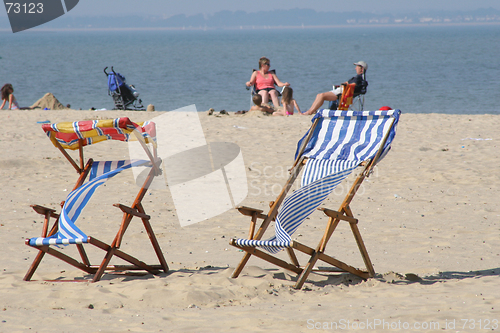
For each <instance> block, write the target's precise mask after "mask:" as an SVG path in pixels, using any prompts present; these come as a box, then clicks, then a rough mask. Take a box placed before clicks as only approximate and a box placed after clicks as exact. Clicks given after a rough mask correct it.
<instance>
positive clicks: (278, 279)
mask: <svg viewBox="0 0 500 333" xmlns="http://www.w3.org/2000/svg"><path fill="white" fill-rule="evenodd" d="M403 112H404V110H403ZM158 114H159V112H154V113H152V112H132V111H127V112H124V111H103V112H92V111H74V110H71V111H40V110H39V111H37V110H31V111H1V112H0V117H1V120H2V121H3V123H4V124H5V125H6V126H5V128H4V130H3V131H2V132H1V134H0V148H1V151H2V152H3V154H2V156H1V157H0V173H1V177H0V184H1V188H2V192H1V193H0V214H1V221H0V244H1V245H0V249H1V255H0V295H1V297H0V332H127V331H132V332H230V331H231V332H233V331H235V330H241V329H248V331H250V332H264V331H268V330H270V329H276V330H279V331H288V332H305V331H309V329H312V328H325V329H326V330H325V331H330V330H331V331H333V329H331V328H332V326H333V325H334V323H335V322H336V323H337V324H338V325H339V328H340V327H341V326H340V325H341V324H342V323H344V324H345V327H346V330H348V329H347V328H348V327H349V328H350V330H351V331H360V330H359V329H356V328H362V327H364V326H365V325H368V328H370V327H373V328H374V329H373V330H371V331H379V332H383V331H388V325H389V324H392V325H395V326H393V328H394V327H396V328H397V325H398V323H399V327H400V329H395V330H393V331H401V332H406V331H412V329H411V328H413V327H414V326H413V325H416V326H415V327H422V328H425V327H429V328H430V327H434V328H436V326H435V325H437V324H438V325H440V326H439V329H433V330H431V329H429V330H426V331H429V332H438V331H439V332H443V331H444V332H448V331H449V332H455V331H466V332H480V331H484V328H489V329H488V330H491V329H492V328H496V330H499V325H500V323H499V321H500V288H498V285H499V283H498V281H499V280H498V277H499V275H500V242H499V239H500V208H499V207H500V199H499V198H500V193H499V192H500V191H499V186H498V185H499V184H500V168H499V165H500V156H499V154H498V150H499V143H500V132H499V131H498V128H499V127H500V117H499V116H493V115H479V116H467V115H464V116H459V115H439V114H433V115H411V114H404V113H403V115H402V117H401V121H400V125H399V128H398V133H397V135H396V139H395V141H394V143H393V149H392V151H391V152H390V153H389V154H388V156H387V157H386V158H385V159H384V160H383V161H382V162H381V163H380V165H379V167H378V169H377V170H376V172H375V174H374V175H373V176H372V177H370V178H369V179H368V181H365V183H364V185H363V188H362V189H361V190H360V193H359V194H358V195H357V197H356V198H355V200H354V201H353V203H352V209H353V211H354V213H355V215H356V217H357V218H359V220H360V222H359V227H360V230H361V233H362V236H363V238H364V241H365V244H366V247H367V249H368V252H369V254H370V258H371V260H372V262H373V264H374V267H375V270H376V272H377V276H376V277H375V278H373V279H370V280H368V281H366V282H365V281H362V280H361V279H359V278H357V277H354V276H352V275H347V274H346V275H341V276H339V277H328V276H327V275H320V274H312V275H311V277H310V279H309V280H308V281H307V282H306V284H305V286H304V288H303V289H302V290H300V291H297V290H294V289H293V288H291V286H292V285H293V280H294V279H295V277H294V275H293V274H290V273H289V272H286V271H284V270H281V269H276V268H274V267H273V266H271V265H269V264H267V263H265V262H264V261H262V260H260V259H257V258H252V259H251V260H250V262H249V264H248V266H247V268H246V269H245V270H244V271H243V273H242V275H241V276H240V277H239V278H238V279H231V278H230V275H231V273H232V270H233V269H234V267H235V266H236V265H237V264H238V262H239V260H240V259H241V257H242V252H240V251H238V250H237V249H235V248H233V247H231V246H229V245H228V241H229V239H230V238H231V237H234V236H237V237H244V236H245V235H246V234H247V232H248V219H247V218H246V217H244V216H240V214H239V213H238V212H237V211H235V210H232V211H228V212H226V213H224V214H222V215H219V216H217V217H215V218H212V219H209V220H207V221H204V222H201V223H197V224H194V225H191V226H189V227H185V228H181V227H180V226H179V224H178V222H177V221H176V219H175V210H174V207H173V205H172V203H171V200H170V195H169V193H168V191H160V190H154V191H151V194H150V195H147V196H146V199H145V200H144V206H145V209H146V212H147V213H148V214H150V215H151V222H152V225H153V228H154V230H155V233H156V234H157V237H158V240H159V242H160V246H161V248H162V250H163V252H164V254H165V256H166V259H167V261H168V264H169V266H170V269H171V271H170V273H169V274H166V275H165V274H162V275H160V276H153V275H145V276H122V275H111V274H105V275H104V277H103V279H102V280H101V281H100V282H97V283H88V282H79V283H76V282H67V283H63V282H44V281H42V280H44V279H50V280H55V279H62V278H66V279H68V278H69V279H71V278H82V277H87V278H88V276H86V274H85V273H83V272H81V271H79V270H76V269H74V268H73V267H71V266H69V265H67V264H65V263H63V262H61V261H59V260H56V259H54V258H51V257H49V256H46V257H45V258H44V260H43V261H42V263H41V265H40V267H39V268H38V270H37V272H36V273H35V276H34V277H33V279H34V280H36V281H32V282H24V281H23V280H22V279H23V276H24V274H25V273H26V271H27V269H28V267H29V265H30V264H31V262H32V260H33V258H34V256H35V255H36V253H37V251H36V250H34V249H32V248H30V247H28V246H26V245H24V239H25V238H29V237H35V236H39V234H40V232H41V226H42V223H41V222H42V218H41V217H40V216H39V215H37V214H36V213H35V212H34V211H33V210H32V209H31V208H30V207H29V206H30V204H35V203H36V204H41V205H44V206H48V207H53V208H57V207H58V205H59V203H60V202H61V201H62V200H64V199H65V196H66V195H67V194H68V191H70V190H71V187H72V185H73V183H74V182H75V180H76V172H75V171H74V169H72V167H71V166H70V165H69V163H67V162H66V160H64V159H63V157H62V155H61V154H60V153H59V152H58V151H57V150H56V149H55V148H54V147H53V146H52V144H51V143H50V141H49V140H48V139H47V137H46V136H45V134H44V133H43V131H42V130H41V125H40V124H37V121H44V120H50V121H51V122H59V121H76V120H86V119H95V118H96V117H100V118H116V117H120V116H128V117H130V118H131V119H132V120H133V121H143V120H146V119H150V118H152V117H154V116H156V115H158ZM200 117H201V121H202V125H203V130H204V132H205V136H206V137H207V140H208V141H229V142H234V143H236V144H237V145H239V146H240V147H241V149H242V152H243V157H244V160H245V164H246V167H247V177H248V179H249V195H248V197H247V198H246V199H245V201H244V202H243V204H244V205H246V206H252V207H256V208H260V209H263V210H266V209H267V208H268V203H269V201H271V200H273V199H274V198H275V196H276V193H277V192H278V191H279V190H280V189H281V186H282V185H283V184H284V183H285V181H286V178H287V174H286V170H287V168H288V167H289V166H290V165H291V163H292V162H293V155H294V151H295V146H296V142H297V141H298V139H299V138H300V137H301V136H302V135H303V133H305V131H306V130H307V128H308V126H309V125H310V119H311V118H310V117H306V116H298V115H295V116H292V117H266V116H262V117H258V116H247V115H234V113H231V114H230V115H229V116H226V115H221V116H220V117H216V116H207V115H205V114H201V115H200ZM464 139H465V140H464ZM476 139H482V140H476ZM484 139H491V140H484ZM108 143H109V142H106V143H102V144H98V145H95V146H92V147H89V152H90V154H89V155H88V156H89V157H94V158H96V159H102V158H104V157H105V156H112V157H117V158H120V157H126V156H127V145H126V144H124V143H120V142H113V143H109V144H108ZM130 178H131V176H130ZM125 182H129V183H131V182H133V179H130V180H127V179H126V180H123V178H121V179H116V180H115V179H113V180H110V181H109V185H106V186H108V188H107V190H104V191H102V192H103V193H105V194H103V193H101V192H98V193H97V194H96V196H97V197H98V199H96V200H95V201H92V202H93V203H95V204H92V203H91V204H90V205H89V206H88V207H87V209H86V211H85V216H89V217H88V218H87V219H82V220H81V221H80V222H79V225H80V226H81V227H82V229H84V230H85V231H86V232H87V233H88V234H89V235H93V236H96V237H98V238H99V239H102V240H103V241H106V242H110V241H111V240H112V238H113V237H114V233H115V232H116V229H117V228H118V225H119V224H120V221H121V216H120V214H119V211H118V209H116V208H114V207H112V204H113V203H116V202H121V203H124V204H130V199H131V198H132V197H133V192H134V191H136V190H137V189H136V188H132V189H130V188H129V187H127V186H126V184H125ZM111 188H116V189H117V190H116V192H115V193H116V194H111V195H110V193H111V192H110V191H109V190H110V189H111ZM273 192H274V194H273ZM340 192H341V189H340V190H339V191H337V193H339V194H340ZM344 193H345V192H344ZM339 200H340V196H332V197H331V198H329V199H328V200H327V201H326V202H325V203H324V205H323V206H326V207H331V208H333V209H336V208H337V206H338V205H339V204H340V203H339ZM91 217H92V218H91ZM325 222H326V218H324V217H322V216H321V214H320V213H319V212H318V213H315V214H314V215H313V216H312V217H311V219H309V220H307V221H306V222H305V223H304V224H303V225H302V226H301V228H300V229H299V230H298V232H297V234H296V235H295V236H297V237H298V239H299V240H300V241H301V242H304V243H306V244H309V245H312V246H315V244H316V243H317V241H318V240H319V238H320V237H321V234H322V232H323V230H324V227H325ZM348 229H349V228H348V226H346V225H341V226H340V227H339V230H338V232H336V233H337V235H334V237H333V238H332V240H331V241H330V244H329V246H328V250H329V251H328V252H329V253H330V254H333V255H334V256H336V257H337V258H339V259H341V260H345V261H347V262H348V263H351V264H354V265H357V266H362V260H361V258H360V256H359V255H358V252H357V248H356V245H355V243H354V240H353V238H352V236H351V234H350V232H349V230H348ZM141 231H142V228H141V227H140V222H139V223H138V222H137V221H134V222H133V223H132V225H131V227H130V229H129V230H128V231H127V233H126V234H125V239H124V244H123V247H122V248H123V249H124V250H125V251H127V250H130V252H131V253H133V254H137V256H138V257H139V258H140V259H144V261H146V262H153V263H154V262H155V256H154V253H153V251H152V248H151V246H150V245H149V243H148V240H147V236H146V234H145V233H142V232H141ZM73 250H74V249H73V247H67V248H65V249H63V251H68V252H69V251H73ZM102 255H103V253H102V252H95V253H94V252H93V254H92V255H91V259H94V261H97V262H100V260H101V259H102ZM284 258H285V256H284ZM300 259H302V263H303V262H304V258H303V257H299V260H300ZM409 273H411V274H414V275H418V277H420V279H418V278H415V276H414V275H408V277H409V278H410V280H408V279H405V275H406V274H409ZM415 280H418V281H415ZM90 305H92V306H90ZM462 319H464V320H465V319H467V320H468V321H467V322H466V321H464V320H462ZM495 320H496V322H495ZM348 322H349V326H347V325H348ZM384 322H385V329H384V328H383V326H382V325H383V324H384ZM431 322H432V324H431ZM376 324H378V326H374V325H376ZM406 324H408V325H410V326H409V328H406V329H405V327H407V326H406ZM464 324H466V325H465V328H464ZM473 324H474V325H476V328H473V326H472V325H473ZM480 324H481V325H482V329H481V330H478V327H479V325H480ZM315 325H316V326H315ZM418 325H420V326H418ZM426 325H427V326H426ZM430 325H434V326H430ZM453 325H454V326H455V327H454V329H453V327H452V326H453ZM495 325H496V326H495ZM485 326H486V327H485ZM333 328H334V327H333ZM317 331H320V330H319V329H317ZM413 331H418V330H413Z"/></svg>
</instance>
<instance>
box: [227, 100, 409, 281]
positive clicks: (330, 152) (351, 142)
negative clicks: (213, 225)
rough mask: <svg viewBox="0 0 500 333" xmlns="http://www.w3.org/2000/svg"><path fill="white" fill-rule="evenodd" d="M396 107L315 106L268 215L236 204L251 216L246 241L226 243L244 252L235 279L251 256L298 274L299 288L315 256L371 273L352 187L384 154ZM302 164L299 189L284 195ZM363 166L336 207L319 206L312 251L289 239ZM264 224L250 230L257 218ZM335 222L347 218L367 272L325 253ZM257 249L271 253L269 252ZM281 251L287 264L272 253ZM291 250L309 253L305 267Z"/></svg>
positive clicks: (347, 268) (346, 268)
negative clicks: (320, 229)
mask: <svg viewBox="0 0 500 333" xmlns="http://www.w3.org/2000/svg"><path fill="white" fill-rule="evenodd" d="M399 115H400V111H399V110H389V111H338V110H337V111H332V110H320V111H319V112H318V113H317V114H316V115H315V117H314V118H313V125H312V126H311V128H310V129H309V131H308V133H307V134H306V135H305V136H304V137H303V138H302V139H301V140H300V141H299V144H298V149H297V152H296V156H295V163H294V165H293V167H292V170H291V176H290V178H289V179H288V181H287V183H286V184H285V186H284V188H283V191H282V192H281V193H280V194H279V196H278V198H277V199H276V201H274V202H272V204H271V208H270V211H269V213H268V214H267V215H264V214H263V211H262V210H258V209H253V208H249V207H239V208H238V210H239V211H240V213H242V214H244V215H248V216H251V217H252V222H251V224H250V232H249V236H248V239H231V241H230V244H231V245H233V246H235V247H237V248H240V249H242V250H244V251H246V252H247V253H246V254H245V256H244V257H243V259H242V261H241V262H240V264H239V265H238V266H237V268H236V269H235V271H234V273H233V277H234V278H236V277H238V275H239V274H240V273H241V271H242V269H243V267H244V266H245V265H246V263H247V262H248V260H249V258H250V256H251V255H255V256H257V257H260V258H262V259H264V260H266V261H268V262H271V263H273V264H275V265H277V266H280V267H282V268H285V269H288V270H290V271H292V272H295V273H297V274H298V279H297V282H296V284H295V288H297V289H300V288H302V286H303V284H304V282H305V281H306V279H307V277H308V276H309V274H310V272H311V271H312V269H313V268H314V266H315V264H316V262H317V261H318V260H321V261H324V262H326V263H328V264H330V265H332V266H335V267H336V268H337V270H336V271H340V272H350V273H352V274H355V275H358V276H360V277H362V278H364V279H367V278H369V277H373V276H374V274H375V271H374V269H373V265H372V264H371V261H370V258H369V256H368V252H367V251H366V248H365V245H364V243H363V240H362V238H361V234H360V233H359V229H358V227H357V223H358V220H357V219H356V218H354V215H353V213H352V211H351V208H350V206H349V205H350V203H351V201H352V200H353V198H354V196H355V194H356V191H357V190H358V188H359V186H360V185H361V183H362V182H363V180H364V178H365V177H368V176H369V175H370V173H371V172H372V170H373V168H374V167H375V165H376V164H377V163H378V162H379V161H380V160H381V159H382V158H383V157H384V156H385V155H386V154H387V152H388V151H389V149H390V146H391V143H392V141H393V139H394V136H395V133H396V127H397V123H398V120H399ZM304 164H305V168H304V172H303V174H302V179H301V188H300V189H298V190H296V191H295V192H293V193H292V194H290V195H289V196H287V197H285V196H286V195H287V193H288V191H289V189H290V187H291V186H292V184H293V182H294V181H295V180H296V178H297V177H298V175H299V172H300V170H301V169H302V166H303V165H304ZM361 165H363V166H364V170H363V171H362V172H361V173H360V174H359V175H358V176H357V178H356V180H355V181H354V183H353V185H352V187H351V189H350V190H349V192H348V193H347V195H346V197H345V199H344V201H343V202H342V204H341V206H340V208H339V209H338V211H334V210H330V209H326V208H321V210H322V211H323V212H324V213H325V214H326V215H327V216H328V217H329V220H328V224H327V227H326V230H325V233H324V234H323V237H322V238H321V240H320V242H319V244H318V245H317V247H316V248H315V249H314V248H312V247H309V246H306V245H304V244H301V243H299V242H297V241H296V240H292V235H293V233H294V232H295V231H296V230H297V228H298V227H299V226H300V225H301V224H302V223H303V222H304V220H305V219H306V218H307V217H309V216H310V215H311V214H312V213H313V212H314V211H315V210H316V209H317V208H318V207H319V205H320V204H321V203H322V202H323V201H324V200H325V199H326V197H327V196H328V195H329V194H330V193H331V192H332V191H333V190H334V189H335V187H336V186H337V185H338V184H340V183H341V182H342V180H344V179H345V178H346V177H347V176H348V175H349V174H350V173H351V172H352V171H353V170H354V169H356V168H357V167H358V166H361ZM259 218H260V219H262V220H263V222H262V224H261V226H260V228H259V229H258V231H257V233H255V227H256V222H257V219H259ZM271 221H275V234H274V235H273V236H272V237H270V238H268V239H266V240H262V237H263V235H264V232H265V231H266V230H267V228H268V226H269V224H270V222H271ZM340 221H346V222H349V225H350V227H351V230H352V232H353V234H354V238H355V240H356V242H357V244H358V248H359V250H360V252H361V256H362V258H363V260H364V262H365V265H366V271H363V270H361V269H358V268H355V267H353V266H350V265H347V264H346V263H343V262H341V261H339V260H337V259H335V258H333V257H332V256H329V255H326V254H325V248H326V245H327V243H328V241H329V239H330V237H331V236H332V234H333V232H334V231H335V229H336V227H337V225H338V223H339V222H340ZM260 249H263V250H266V251H267V252H269V253H271V254H268V253H266V252H264V251H262V250H260ZM281 250H286V251H287V252H288V254H289V257H290V261H291V263H289V262H287V261H285V260H282V259H280V258H278V257H275V256H273V255H272V254H275V253H277V252H279V251H281ZM294 250H297V251H300V252H303V253H305V254H306V255H308V256H309V258H310V259H309V262H308V263H307V264H306V265H305V267H301V266H300V265H299V262H298V259H297V256H296V255H295V252H294Z"/></svg>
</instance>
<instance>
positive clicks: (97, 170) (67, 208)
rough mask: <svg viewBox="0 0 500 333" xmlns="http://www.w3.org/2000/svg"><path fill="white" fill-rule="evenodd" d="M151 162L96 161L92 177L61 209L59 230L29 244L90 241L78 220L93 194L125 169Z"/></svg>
mask: <svg viewBox="0 0 500 333" xmlns="http://www.w3.org/2000/svg"><path fill="white" fill-rule="evenodd" d="M148 163H150V162H149V161H146V160H136V161H115V162H107V161H105V162H94V163H93V164H92V171H91V175H90V179H89V181H88V182H87V183H85V184H83V185H82V186H80V187H78V188H77V189H76V190H74V191H72V192H71V193H70V194H69V195H68V197H67V199H66V201H65V202H64V205H63V207H62V209H61V215H60V216H59V221H58V231H57V233H55V234H54V235H52V236H50V237H35V238H31V239H29V245H31V246H42V245H68V244H84V243H87V242H88V237H87V235H86V234H85V233H84V232H83V231H81V230H80V229H79V228H78V227H77V226H76V220H77V219H78V217H79V216H80V214H81V213H82V211H83V209H84V208H85V206H86V205H87V203H88V202H89V201H90V199H91V198H92V195H93V194H94V192H95V191H96V190H97V188H98V187H99V186H101V185H102V184H104V183H105V182H106V181H107V180H108V179H110V178H112V177H114V176H116V175H117V174H119V173H120V172H122V171H123V170H126V169H129V168H131V167H136V166H141V165H145V164H148Z"/></svg>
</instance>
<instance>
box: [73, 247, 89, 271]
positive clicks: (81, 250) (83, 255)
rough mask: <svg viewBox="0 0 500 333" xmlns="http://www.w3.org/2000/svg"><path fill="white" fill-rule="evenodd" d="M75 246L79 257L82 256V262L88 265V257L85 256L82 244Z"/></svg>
mask: <svg viewBox="0 0 500 333" xmlns="http://www.w3.org/2000/svg"><path fill="white" fill-rule="evenodd" d="M76 248H77V249H78V252H79V253H80V257H81V258H82V262H83V263H84V264H85V265H87V266H90V261H89V257H87V253H86V252H85V249H84V248H83V245H82V244H76Z"/></svg>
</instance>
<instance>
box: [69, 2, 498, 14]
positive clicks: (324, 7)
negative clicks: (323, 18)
mask: <svg viewBox="0 0 500 333" xmlns="http://www.w3.org/2000/svg"><path fill="white" fill-rule="evenodd" d="M489 7H492V8H494V9H499V10H500V1H499V0H349V1H345V0H309V1H304V0H273V1H269V0H252V1H241V0H240V1H238V0H175V1H172V0H80V2H79V3H78V5H77V6H76V7H75V8H74V9H73V10H72V11H71V12H70V13H71V14H72V15H78V16H80V15H81V16H88V15H91V16H93V15H110V14H111V15H134V14H140V15H163V16H164V17H165V18H167V17H170V16H173V15H177V14H185V15H187V16H190V15H195V14H200V13H201V14H208V15H210V14H213V13H216V12H219V11H222V10H230V11H236V10H243V11H246V12H258V11H267V10H274V9H293V8H310V9H314V10H316V11H319V12H322V11H327V12H329V11H338V12H345V11H354V10H355V11H362V12H371V13H376V14H382V13H390V14H399V13H408V12H419V11H427V10H463V11H468V10H474V9H478V8H489Z"/></svg>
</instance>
